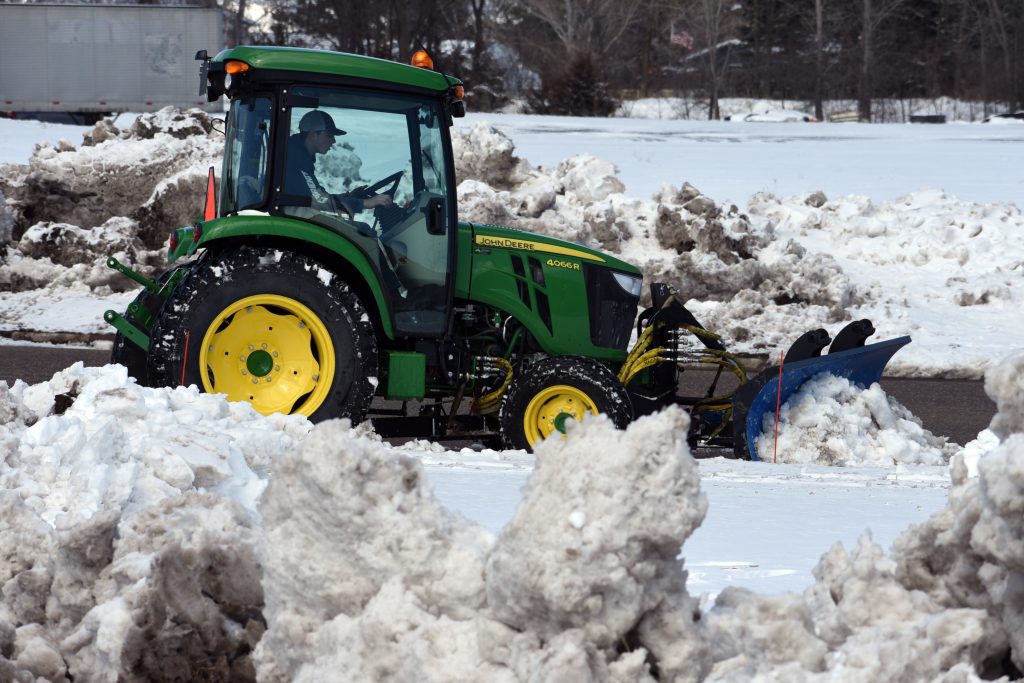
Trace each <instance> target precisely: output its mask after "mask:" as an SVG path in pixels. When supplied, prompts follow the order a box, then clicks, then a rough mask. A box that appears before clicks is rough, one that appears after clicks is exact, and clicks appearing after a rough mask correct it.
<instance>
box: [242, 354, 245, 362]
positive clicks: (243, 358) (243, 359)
mask: <svg viewBox="0 0 1024 683" xmlns="http://www.w3.org/2000/svg"><path fill="white" fill-rule="evenodd" d="M242 362H243V363H244V362H245V354H244V353H243V354H242Z"/></svg>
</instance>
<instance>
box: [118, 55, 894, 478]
mask: <svg viewBox="0 0 1024 683" xmlns="http://www.w3.org/2000/svg"><path fill="white" fill-rule="evenodd" d="M197 59H199V60H200V61H201V66H200V74H201V75H200V80H201V90H202V91H204V92H205V93H206V95H207V97H208V98H209V99H210V101H214V100H216V99H218V98H220V97H221V96H223V95H226V96H227V98H228V99H229V100H230V103H231V106H230V111H229V113H228V116H227V123H226V126H225V130H224V135H225V148H224V162H223V168H222V170H221V174H220V187H219V201H217V200H216V199H215V195H216V194H217V192H216V191H215V190H216V188H215V187H214V175H213V169H211V171H210V182H209V189H208V192H207V205H206V210H205V214H204V216H203V219H202V220H197V221H196V222H195V223H194V224H193V225H190V226H187V227H182V228H178V229H176V230H174V231H173V233H172V234H171V236H170V249H169V254H168V261H169V263H170V264H171V267H170V269H169V270H168V271H167V272H165V273H164V274H163V275H162V276H161V277H160V278H158V280H156V281H151V280H148V279H147V278H145V277H143V276H142V275H140V274H138V273H134V272H132V271H130V270H128V269H127V268H125V267H124V266H122V265H121V264H119V263H117V262H116V261H114V260H113V259H111V260H110V262H109V264H110V265H111V267H113V268H117V269H119V270H121V271H122V272H125V274H127V275H129V276H130V277H132V278H134V279H135V280H136V281H138V282H139V283H140V284H142V285H143V290H142V291H141V292H140V293H139V295H138V297H137V299H136V300H135V302H134V303H132V304H131V305H130V306H129V307H128V310H127V311H126V312H125V313H124V314H123V315H122V314H119V313H117V312H114V311H107V313H106V320H107V321H108V322H109V323H111V324H112V325H113V326H114V327H115V328H117V332H118V334H117V337H116V341H115V346H114V352H113V360H114V361H116V362H120V363H123V364H125V365H126V366H127V367H128V368H129V370H130V371H131V373H132V374H133V375H134V376H135V377H136V378H138V380H139V381H140V382H142V383H145V384H148V385H152V386H176V385H197V386H198V387H199V388H200V389H201V390H202V391H206V392H210V393H219V394H224V395H226V396H227V398H228V399H229V400H232V401H248V402H249V403H251V404H252V406H253V407H254V408H255V409H256V410H258V411H260V412H262V413H267V414H269V413H272V412H280V413H299V414H302V415H306V416H308V417H309V418H310V419H312V420H324V419H327V418H335V417H347V418H350V419H351V420H352V421H353V422H359V421H362V420H365V419H371V420H372V421H373V425H374V427H375V429H376V430H377V431H378V432H379V433H381V434H382V435H385V436H388V437H403V436H405V437H425V438H432V439H474V440H485V439H491V440H493V441H496V442H497V441H498V440H500V442H501V443H502V444H503V445H504V446H506V447H512V448H532V447H533V446H534V445H535V444H537V443H538V442H539V441H541V440H542V439H544V438H546V437H548V436H550V435H552V434H556V433H558V432H564V431H565V428H566V423H567V422H568V421H569V420H583V419H585V418H586V417H587V416H588V415H593V414H598V413H605V414H606V415H608V416H609V417H610V418H611V420H612V421H613V422H614V423H615V424H616V425H619V426H624V425H626V424H627V423H629V422H630V421H631V420H633V419H634V418H636V417H637V416H639V415H642V414H646V413H650V412H653V411H656V410H658V409H660V408H662V407H665V406H668V405H671V404H680V405H683V406H685V408H686V409H687V410H688V411H689V412H690V414H691V416H692V418H693V419H692V426H691V432H690V434H689V438H690V440H691V442H692V443H693V444H694V445H695V446H705V447H714V446H720V447H725V448H731V449H732V450H733V452H735V454H736V455H737V456H739V457H745V458H756V457H757V452H756V449H755V447H754V439H755V438H756V436H757V435H758V434H759V433H760V430H761V421H762V417H763V416H764V414H765V413H766V412H767V411H770V410H773V409H774V407H775V405H776V404H777V402H778V401H781V400H784V399H785V398H786V397H787V396H788V395H789V394H791V393H792V392H793V391H795V390H796V388H797V387H799V386H800V384H802V383H803V382H804V381H806V379H808V378H809V377H810V376H812V375H814V374H817V373H819V372H832V373H835V374H839V375H845V376H847V377H850V378H851V379H852V380H854V381H855V382H858V383H861V384H868V383H870V382H873V381H877V379H878V378H879V376H880V374H881V372H882V369H883V368H884V366H885V364H886V363H887V362H888V359H889V358H890V357H891V356H892V354H893V353H895V351H896V350H898V349H899V347H900V346H902V345H903V344H905V343H907V342H908V341H909V339H908V338H901V339H896V340H891V341H887V342H882V343H877V344H871V345H867V346H865V343H864V342H865V339H866V338H867V336H868V335H870V334H871V333H872V332H873V330H872V328H871V325H870V323H868V322H867V321H859V322H857V323H853V324H851V325H850V326H848V327H847V328H846V329H844V330H843V331H842V332H841V333H840V334H839V335H838V336H837V338H836V340H835V341H833V342H831V348H830V349H829V353H828V354H827V355H826V356H822V355H821V352H822V351H823V350H824V349H825V347H826V346H828V345H829V342H830V341H831V340H830V339H829V337H828V335H827V334H826V333H825V332H824V331H823V330H816V331H814V332H811V333H808V334H805V335H804V336H803V337H801V338H800V339H799V340H797V342H796V343H795V344H794V346H793V348H791V349H790V352H789V353H788V354H787V356H786V362H785V364H784V365H783V367H782V369H781V371H779V370H778V369H771V370H767V371H765V372H764V373H762V374H761V375H759V376H757V377H754V378H748V377H747V375H746V371H745V369H744V367H743V364H742V363H741V362H740V360H739V359H738V358H736V357H735V356H734V355H732V354H730V353H729V352H728V351H727V349H726V348H725V346H724V345H723V344H722V341H721V339H719V337H718V336H716V335H715V334H713V333H711V332H709V331H708V330H706V329H705V328H704V327H703V326H702V325H701V324H700V323H699V322H698V321H697V320H696V319H695V318H694V316H693V315H691V314H690V312H689V311H688V310H687V309H686V308H685V307H684V306H683V304H682V302H681V301H680V297H679V296H678V295H677V294H676V293H675V292H674V291H673V290H672V289H671V288H670V287H669V286H667V285H664V284H653V285H651V295H652V296H651V298H652V301H653V304H652V306H651V307H650V308H648V309H647V310H645V311H643V312H642V313H641V314H640V315H639V316H638V315H637V311H638V303H639V301H640V294H641V283H642V277H641V274H640V271H639V270H638V269H637V268H635V267H634V266H632V265H630V264H628V263H625V262H623V261H621V260H619V259H617V258H615V257H613V256H610V255H608V254H604V253H601V252H599V251H596V250H594V249H590V248H587V247H585V246H581V245H578V244H572V243H568V242H564V241H560V240H557V239H553V238H550V237H545V236H541V235H535V234H531V233H528V232H523V231H520V230H515V229H511V228H503V227H497V226H493V225H480V224H475V223H467V222H460V221H459V219H458V212H457V207H456V196H455V186H456V182H455V175H454V164H453V160H452V147H451V137H450V134H449V129H450V127H451V125H452V121H453V117H461V116H464V115H465V105H464V102H463V99H462V97H463V86H462V84H461V83H460V82H459V81H458V80H457V79H455V78H452V77H450V76H447V75H445V74H443V73H441V72H439V71H436V70H434V69H433V68H432V64H431V63H430V60H429V57H428V56H426V55H425V53H418V54H417V55H416V57H415V59H414V64H415V65H406V64H399V63H395V62H390V61H384V60H380V59H374V58H370V57H363V56H357V55H352V54H343V53H336V52H323V51H315V50H302V49H291V48H274V47H236V48H232V49H229V50H225V51H223V52H221V53H220V54H218V55H216V56H215V57H213V58H212V59H211V58H209V57H208V56H207V55H206V53H205V52H200V53H199V54H198V55H197ZM634 332H635V335H634ZM631 340H634V341H633V344H632V347H630V342H631ZM694 364H704V365H708V366H710V367H711V368H713V369H715V370H717V372H716V373H715V374H714V377H713V381H711V382H710V386H709V387H708V389H707V391H702V392H700V395H699V396H695V397H687V396H681V395H680V392H679V386H680V382H679V379H680V373H681V372H682V371H683V370H684V369H685V368H688V367H690V366H692V365H694ZM723 371H727V372H729V373H731V374H733V375H735V377H736V380H735V382H734V384H736V385H738V389H736V390H735V391H732V392H724V391H719V390H718V389H717V386H718V382H717V380H718V376H719V375H720V374H721V373H722V372H723ZM709 375H710V373H709ZM780 383H781V386H780ZM389 399H390V400H389Z"/></svg>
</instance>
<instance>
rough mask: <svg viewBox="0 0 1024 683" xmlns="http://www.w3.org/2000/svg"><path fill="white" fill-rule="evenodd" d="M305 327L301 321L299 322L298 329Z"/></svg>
mask: <svg viewBox="0 0 1024 683" xmlns="http://www.w3.org/2000/svg"><path fill="white" fill-rule="evenodd" d="M305 326H306V323H304V322H302V321H301V320H300V321H299V328H300V329H301V328H303V327H305Z"/></svg>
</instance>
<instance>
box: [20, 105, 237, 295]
mask: <svg viewBox="0 0 1024 683" xmlns="http://www.w3.org/2000/svg"><path fill="white" fill-rule="evenodd" d="M212 130H213V128H212V119H211V118H210V117H209V116H208V115H207V114H206V113H205V112H203V111H201V110H198V109H192V110H188V111H184V112H182V111H178V110H175V109H172V108H170V107H168V108H165V109H161V110H160V111H157V112H154V113H152V114H143V115H141V116H139V117H138V118H137V119H135V121H134V122H133V123H132V125H131V126H130V127H128V128H126V129H124V130H121V129H118V128H117V127H116V126H114V124H112V123H111V122H110V121H109V120H104V121H100V122H99V123H98V124H96V126H95V127H94V128H93V129H92V130H91V131H90V132H88V133H86V135H85V141H84V142H83V143H82V145H81V146H80V147H78V148H75V147H74V146H73V145H72V144H71V143H69V142H67V141H65V140H61V141H60V142H58V143H57V144H55V145H50V144H41V145H39V146H37V147H36V149H35V151H34V152H33V154H32V157H31V158H30V159H29V162H28V164H26V165H5V166H0V192H2V193H3V195H4V197H5V198H6V205H5V207H4V209H5V212H6V215H4V214H3V213H0V247H2V246H3V244H5V243H7V242H8V241H10V244H9V245H8V246H7V247H6V253H4V254H3V255H2V256H0V289H3V290H5V291H26V290H33V289H50V290H53V289H57V290H59V289H62V288H64V287H66V286H68V284H69V283H70V282H73V281H81V282H84V283H85V284H86V285H88V286H89V287H91V288H93V289H96V290H97V292H98V293H99V294H101V295H102V294H109V293H110V292H111V291H124V290H127V289H134V288H135V284H134V283H132V282H131V281H130V280H127V279H126V278H124V277H122V276H117V275H116V274H115V273H114V272H113V271H111V270H109V269H108V268H106V267H105V265H104V259H105V258H106V257H107V256H108V255H112V256H115V257H116V258H117V259H118V260H120V261H122V262H124V263H127V264H128V265H130V266H132V267H136V268H141V269H142V270H144V271H146V272H153V271H154V270H157V269H160V268H162V266H163V264H164V257H163V249H162V247H163V245H164V243H165V241H166V238H167V235H168V233H169V231H170V230H171V229H172V228H174V227H178V226H180V225H187V224H188V223H189V222H190V221H191V220H192V219H194V217H195V216H196V214H197V213H198V212H199V209H200V206H201V203H202V197H203V195H204V193H205V180H206V172H207V168H208V167H209V166H218V167H219V165H220V155H221V151H222V149H221V148H222V146H223V139H222V138H221V137H219V136H214V135H210V134H209V133H210V132H211V131H212Z"/></svg>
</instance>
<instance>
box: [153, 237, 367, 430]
mask: <svg viewBox="0 0 1024 683" xmlns="http://www.w3.org/2000/svg"><path fill="white" fill-rule="evenodd" d="M149 372H150V377H151V379H152V380H153V381H154V383H156V384H157V385H158V386H177V385H185V386H188V385H191V384H195V385H197V386H198V387H199V388H200V389H201V390H202V391H205V392H208V393H220V394H225V395H226V396H227V398H228V400H230V401H247V402H249V403H250V404H252V406H253V408H255V409H256V410H257V411H259V412H261V413H263V414H264V415H268V414H270V413H275V412H278V413H286V414H290V413H298V414H301V415H305V416H307V417H308V418H310V419H311V420H313V421H314V422H317V421H320V420H326V419H329V418H335V417H347V418H350V419H351V420H352V422H353V423H358V422H361V421H362V420H363V418H364V417H365V416H366V411H367V410H368V409H369V407H370V401H371V399H372V398H373V391H374V385H373V381H374V378H375V376H376V374H377V342H376V338H375V337H374V331H373V325H372V324H371V323H370V319H369V316H368V315H367V314H366V311H365V309H364V308H363V305H362V303H361V302H360V301H359V298H358V297H357V296H356V295H355V293H354V292H353V291H352V290H351V289H350V288H349V286H348V285H347V284H346V283H345V282H344V281H343V280H342V279H341V278H340V277H338V275H337V274H336V273H333V272H331V271H330V270H329V269H328V268H327V267H326V266H324V265H323V264H321V263H319V262H317V261H316V260H314V259H312V258H310V257H308V256H305V255H303V254H300V253H295V252H288V251H282V250H278V249H271V248H257V247H250V246H244V247H239V248H237V249H234V250H231V251H225V252H221V253H218V254H212V255H209V256H208V257H206V258H204V259H203V260H201V261H200V262H199V263H197V264H196V265H195V267H194V269H193V271H192V273H191V274H189V276H188V277H187V278H186V279H185V280H184V281H183V282H182V283H181V284H180V285H179V286H178V287H177V288H176V289H175V290H174V293H173V294H172V295H171V296H170V297H169V298H168V299H167V300H166V302H165V303H164V305H163V308H162V309H161V312H160V316H159V318H158V319H157V322H156V324H155V325H154V327H153V334H152V335H151V337H150V353H149Z"/></svg>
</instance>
